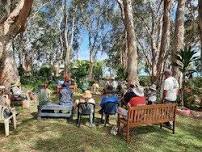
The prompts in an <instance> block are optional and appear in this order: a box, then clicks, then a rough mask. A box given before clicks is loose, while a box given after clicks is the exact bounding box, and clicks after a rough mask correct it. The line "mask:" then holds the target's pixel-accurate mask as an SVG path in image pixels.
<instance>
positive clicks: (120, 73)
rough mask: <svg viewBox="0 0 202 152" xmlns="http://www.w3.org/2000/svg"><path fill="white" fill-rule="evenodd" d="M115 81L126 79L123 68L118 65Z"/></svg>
mask: <svg viewBox="0 0 202 152" xmlns="http://www.w3.org/2000/svg"><path fill="white" fill-rule="evenodd" d="M116 75H117V76H116V79H117V80H125V79H126V78H127V74H126V72H125V69H124V67H123V66H121V65H119V66H118V69H117V71H116Z"/></svg>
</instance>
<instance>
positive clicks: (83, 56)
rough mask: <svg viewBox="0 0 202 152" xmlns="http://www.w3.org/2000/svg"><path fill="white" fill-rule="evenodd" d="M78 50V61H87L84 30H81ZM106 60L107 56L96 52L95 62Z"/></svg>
mask: <svg viewBox="0 0 202 152" xmlns="http://www.w3.org/2000/svg"><path fill="white" fill-rule="evenodd" d="M80 42H81V43H80V48H79V53H78V54H79V59H81V60H89V50H88V44H89V41H88V33H87V32H86V31H85V30H81V39H80ZM106 58H107V54H106V53H103V52H100V51H99V52H98V54H97V60H103V59H106Z"/></svg>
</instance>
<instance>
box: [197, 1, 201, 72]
mask: <svg viewBox="0 0 202 152" xmlns="http://www.w3.org/2000/svg"><path fill="white" fill-rule="evenodd" d="M198 14H199V15H198V18H199V33H200V39H201V65H202V1H201V0H198ZM201 70H202V68H201Z"/></svg>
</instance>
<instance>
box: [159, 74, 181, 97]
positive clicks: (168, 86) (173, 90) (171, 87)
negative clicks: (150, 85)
mask: <svg viewBox="0 0 202 152" xmlns="http://www.w3.org/2000/svg"><path fill="white" fill-rule="evenodd" d="M178 89H179V84H178V82H177V80H176V79H175V78H174V77H168V78H167V79H165V81H164V87H163V90H165V91H167V94H166V96H165V99H166V100H168V101H176V99H177V92H178Z"/></svg>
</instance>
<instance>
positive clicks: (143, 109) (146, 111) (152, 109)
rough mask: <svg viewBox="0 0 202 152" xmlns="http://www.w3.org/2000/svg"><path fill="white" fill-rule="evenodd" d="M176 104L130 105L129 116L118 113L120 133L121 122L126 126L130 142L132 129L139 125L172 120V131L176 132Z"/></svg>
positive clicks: (127, 138)
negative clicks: (125, 116)
mask: <svg viewBox="0 0 202 152" xmlns="http://www.w3.org/2000/svg"><path fill="white" fill-rule="evenodd" d="M175 116H176V104H156V105H144V106H137V107H129V109H128V113H127V118H124V117H122V116H121V115H120V114H118V121H117V127H118V132H119V133H120V128H121V124H122V125H123V127H125V128H126V140H127V142H129V133H130V129H132V128H135V127H137V126H143V125H152V124H160V127H161V128H162V124H163V123H165V122H169V121H172V122H173V126H172V131H173V134H174V133H175Z"/></svg>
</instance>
